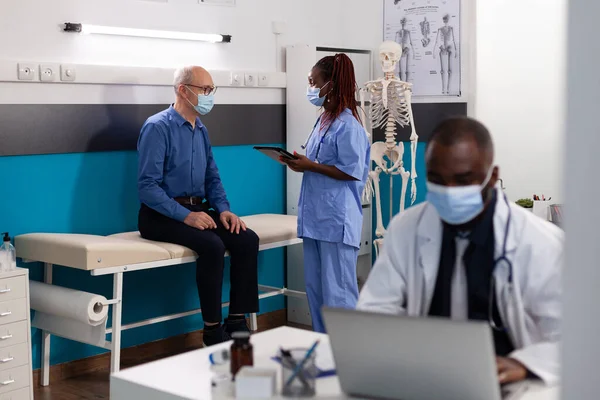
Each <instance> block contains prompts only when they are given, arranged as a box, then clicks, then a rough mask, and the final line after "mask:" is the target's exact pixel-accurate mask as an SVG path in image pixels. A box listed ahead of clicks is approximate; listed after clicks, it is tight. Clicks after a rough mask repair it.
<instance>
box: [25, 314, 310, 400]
mask: <svg viewBox="0 0 600 400" xmlns="http://www.w3.org/2000/svg"><path fill="white" fill-rule="evenodd" d="M288 325H289V326H293V327H295V328H300V329H310V327H306V326H303V325H297V324H292V323H288ZM198 347H200V346H198ZM172 355H175V354H172ZM144 362H147V360H145V361H144ZM134 365H135V363H131V364H128V365H124V364H122V365H121V366H122V368H127V367H132V366H134ZM108 398H109V373H108V371H98V372H94V373H91V374H88V375H82V376H79V377H76V378H72V379H67V380H64V381H60V382H57V383H53V384H52V386H50V387H45V388H38V389H36V390H34V399H35V400H93V399H108Z"/></svg>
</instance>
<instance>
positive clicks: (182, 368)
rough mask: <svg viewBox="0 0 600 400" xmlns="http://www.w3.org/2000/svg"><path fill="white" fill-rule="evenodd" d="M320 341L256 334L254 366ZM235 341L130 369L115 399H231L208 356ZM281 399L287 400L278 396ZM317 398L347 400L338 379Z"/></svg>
mask: <svg viewBox="0 0 600 400" xmlns="http://www.w3.org/2000/svg"><path fill="white" fill-rule="evenodd" d="M316 339H320V341H321V342H320V344H319V347H318V348H317V351H319V349H320V351H330V350H329V337H328V336H327V335H323V334H319V333H314V332H308V331H304V330H299V329H294V328H288V327H282V328H277V329H273V330H270V331H267V332H262V333H258V334H255V335H252V338H251V342H252V344H253V346H254V365H255V366H257V367H268V368H276V369H277V370H278V371H279V370H280V365H279V364H278V363H276V362H275V361H272V360H271V357H273V356H274V355H276V353H277V350H278V348H279V346H282V347H284V348H293V347H309V346H310V345H312V343H313V342H314V341H315V340H316ZM230 345H231V342H228V343H223V344H221V345H218V346H214V347H210V348H206V349H200V350H195V351H191V352H189V353H185V354H181V355H178V356H175V357H170V358H166V359H163V360H159V361H155V362H152V363H148V364H144V365H141V366H139V367H134V368H129V369H126V370H124V371H121V372H118V373H116V374H113V375H112V376H111V382H110V398H111V400H131V399H144V400H208V399H211V398H213V399H227V398H231V397H230V396H228V395H226V394H224V393H222V392H218V391H212V389H211V382H210V375H211V374H210V365H209V362H208V355H209V354H210V353H212V352H214V351H215V350H217V349H220V348H227V347H229V346H230ZM277 379H278V380H279V382H278V387H279V388H280V387H281V382H280V379H281V374H279V373H278V378H277ZM277 398H278V399H287V398H283V397H277ZM315 398H316V399H325V398H327V399H346V398H348V397H347V396H345V395H344V394H343V393H342V391H341V389H340V384H339V381H338V378H337V376H334V377H328V378H321V379H317V396H316V397H315ZM557 399H558V389H557V388H545V387H542V386H532V387H531V388H530V389H529V390H528V391H527V393H526V394H525V395H524V396H523V397H522V400H557Z"/></svg>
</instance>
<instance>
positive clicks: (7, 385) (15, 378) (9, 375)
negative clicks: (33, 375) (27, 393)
mask: <svg viewBox="0 0 600 400" xmlns="http://www.w3.org/2000/svg"><path fill="white" fill-rule="evenodd" d="M30 385H31V382H30V381H29V365H23V366H22V367H17V368H12V369H7V370H6V371H0V393H8V392H12V391H13V390H17V389H21V388H26V387H29V386H30Z"/></svg>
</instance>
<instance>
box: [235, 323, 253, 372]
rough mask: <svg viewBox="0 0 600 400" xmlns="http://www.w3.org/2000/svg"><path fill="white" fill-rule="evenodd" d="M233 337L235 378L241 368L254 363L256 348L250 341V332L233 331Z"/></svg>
mask: <svg viewBox="0 0 600 400" xmlns="http://www.w3.org/2000/svg"><path fill="white" fill-rule="evenodd" d="M231 338H232V339H233V344H232V345H231V377H232V379H233V380H235V374H237V373H238V371H239V370H240V368H242V367H244V366H250V367H251V366H253V365H254V349H253V348H252V344H251V343H250V332H243V331H242V332H233V333H232V334H231Z"/></svg>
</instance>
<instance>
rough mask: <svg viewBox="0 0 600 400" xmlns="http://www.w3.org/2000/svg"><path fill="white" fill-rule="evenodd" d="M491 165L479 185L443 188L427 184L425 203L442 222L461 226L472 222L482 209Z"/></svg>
mask: <svg viewBox="0 0 600 400" xmlns="http://www.w3.org/2000/svg"><path fill="white" fill-rule="evenodd" d="M493 171H494V166H493V165H492V166H491V167H490V169H489V171H488V173H487V176H486V178H485V180H484V181H483V183H482V184H481V185H468V186H443V185H438V184H436V183H432V182H429V181H428V182H427V201H428V202H429V203H431V205H433V206H434V207H435V209H436V210H437V212H438V214H439V215H440V218H441V219H442V221H444V222H446V223H447V224H450V225H462V224H466V223H467V222H469V221H472V220H473V219H474V218H475V217H477V216H478V215H479V214H480V213H481V212H482V211H483V208H484V202H483V194H482V193H483V192H484V191H485V190H486V189H487V185H488V183H489V182H490V179H491V178H492V173H493Z"/></svg>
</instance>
